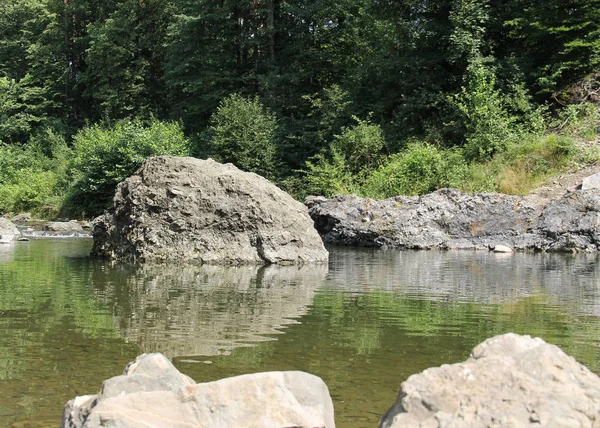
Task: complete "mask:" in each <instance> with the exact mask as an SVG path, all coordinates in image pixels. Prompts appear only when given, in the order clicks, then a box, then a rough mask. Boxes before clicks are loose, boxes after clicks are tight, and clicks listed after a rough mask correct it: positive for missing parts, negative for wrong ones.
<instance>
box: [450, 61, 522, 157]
mask: <svg viewBox="0 0 600 428" xmlns="http://www.w3.org/2000/svg"><path fill="white" fill-rule="evenodd" d="M467 71H468V77H467V86H466V87H462V88H461V91H460V93H459V94H457V95H455V96H453V97H452V98H451V103H453V104H454V105H455V106H456V108H457V110H458V113H459V121H460V125H459V126H461V127H462V129H463V132H464V136H465V156H466V157H467V158H468V159H471V160H485V159H489V158H490V157H491V156H493V155H494V154H495V153H497V152H501V151H503V150H505V149H506V147H507V145H509V144H510V143H512V142H514V141H516V140H517V139H518V138H519V137H520V134H521V129H519V125H518V124H517V118H516V117H515V116H514V115H512V114H511V112H510V111H509V108H508V105H507V102H506V97H505V96H503V94H502V93H501V91H500V90H499V89H498V88H497V87H496V77H495V74H494V71H493V69H491V68H490V67H489V66H487V65H486V64H485V63H484V62H483V61H482V60H475V61H474V62H472V63H471V64H470V65H469V67H468V68H467Z"/></svg>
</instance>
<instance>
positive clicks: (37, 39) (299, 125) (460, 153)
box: [0, 0, 600, 218]
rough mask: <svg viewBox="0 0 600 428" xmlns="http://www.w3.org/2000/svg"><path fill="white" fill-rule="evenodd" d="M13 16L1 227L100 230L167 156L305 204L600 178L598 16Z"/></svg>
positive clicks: (166, 1) (40, 1) (425, 12)
mask: <svg viewBox="0 0 600 428" xmlns="http://www.w3.org/2000/svg"><path fill="white" fill-rule="evenodd" d="M2 4H3V8H2V9H3V12H2V14H1V15H0V141H1V142H0V215H1V214H5V213H15V212H22V211H31V212H34V213H36V214H37V215H39V216H41V217H45V218H51V217H57V216H69V217H79V218H83V217H88V218H89V217H91V216H94V215H97V214H99V213H101V212H102V211H103V210H104V209H105V208H106V207H107V206H108V205H109V204H110V202H111V199H112V196H113V195H114V190H115V187H116V185H117V183H119V182H120V181H122V180H123V179H124V178H126V177H127V176H129V175H130V174H132V173H133V172H134V171H135V169H136V168H137V167H138V166H139V165H140V164H141V162H142V161H143V160H144V159H146V158H147V157H150V156H154V155H160V154H170V155H178V156H195V157H201V158H206V157H212V158H213V159H216V160H218V161H222V162H232V163H234V164H235V165H236V166H238V167H239V168H241V169H243V170H246V171H253V172H256V173H258V174H260V175H262V176H264V177H266V178H268V179H269V180H272V181H273V182H275V183H276V184H278V185H279V186H280V187H282V188H283V189H285V190H286V191H288V192H289V193H291V194H292V195H294V196H295V197H296V198H298V199H302V198H303V197H304V196H306V195H308V194H321V195H325V196H331V195H334V194H337V193H356V194H359V195H362V196H368V197H373V198H386V197H390V196H394V195H398V194H407V195H412V194H423V193H426V192H430V191H433V190H435V189H438V188H442V187H457V188H459V189H461V190H463V191H467V192H479V191H501V192H505V193H512V194H523V193H525V192H527V191H528V190H529V189H530V188H531V187H532V186H535V185H536V184H537V183H539V182H541V181H542V180H543V179H544V178H545V177H548V176H549V175H550V174H552V173H555V172H556V171H560V170H561V169H564V168H569V167H571V166H572V165H573V164H588V163H594V162H597V161H598V160H600V149H598V144H597V143H598V138H597V136H598V132H599V118H600V108H599V106H600V67H599V66H600V0H560V1H559V0H545V1H541V0H538V1H535V0H338V1H335V2H333V1H324V0H287V1H286V0H2Z"/></svg>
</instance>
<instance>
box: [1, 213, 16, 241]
mask: <svg viewBox="0 0 600 428" xmlns="http://www.w3.org/2000/svg"><path fill="white" fill-rule="evenodd" d="M19 235H21V232H19V229H18V228H17V226H16V225H15V224H14V223H12V222H11V221H10V220H7V219H5V218H4V217H0V244H8V243H9V242H11V241H13V240H15V238H16V237H18V236H19Z"/></svg>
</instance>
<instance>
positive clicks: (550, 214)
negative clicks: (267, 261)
mask: <svg viewBox="0 0 600 428" xmlns="http://www.w3.org/2000/svg"><path fill="white" fill-rule="evenodd" d="M305 204H306V205H307V207H308V208H309V213H310V215H311V217H312V218H313V220H314V221H315V227H316V228H317V230H318V231H319V233H320V234H321V235H322V236H323V240H324V241H325V242H328V243H332V244H337V245H352V246H364V247H391V248H400V249H434V248H438V249H481V250H493V249H495V248H502V247H506V248H510V249H514V250H530V251H561V252H563V251H588V252H592V251H593V252H595V251H597V250H598V249H599V248H600V216H599V213H600V190H598V189H593V188H590V189H588V190H582V189H579V190H575V191H573V192H570V193H567V194H566V195H564V196H563V197H562V198H559V199H558V200H556V201H553V202H551V203H549V204H548V205H546V206H540V205H537V204H534V203H532V202H529V201H528V200H527V199H525V198H522V197H519V196H509V195H503V194H499V193H479V194H473V195H469V194H465V193H462V192H460V191H458V190H456V189H441V190H438V191H436V192H433V193H430V194H428V195H423V196H397V197H394V198H389V199H385V200H382V201H375V200H372V199H365V198H359V197H357V196H354V195H350V196H335V197H333V198H331V199H325V198H322V197H316V198H315V197H311V198H307V200H306V201H305Z"/></svg>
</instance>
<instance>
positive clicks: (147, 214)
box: [92, 156, 328, 264]
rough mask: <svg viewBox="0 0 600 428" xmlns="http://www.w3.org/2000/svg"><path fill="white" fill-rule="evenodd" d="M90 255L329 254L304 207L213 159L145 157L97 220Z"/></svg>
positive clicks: (276, 258)
mask: <svg viewBox="0 0 600 428" xmlns="http://www.w3.org/2000/svg"><path fill="white" fill-rule="evenodd" d="M93 237H94V246H93V249H92V255H94V256H100V257H110V258H115V259H120V260H130V261H148V260H177V261H181V260H195V261H198V262H202V263H233V264H238V263H282V264H287V263H315V262H326V261H327V258H328V253H327V251H326V250H325V247H324V246H323V242H322V240H321V238H320V237H319V235H318V233H317V232H316V230H315V229H314V226H313V222H312V220H311V218H310V217H309V215H308V212H307V210H306V208H305V207H304V206H303V205H302V204H301V203H300V202H297V201H295V200H294V199H293V198H292V197H291V196H289V195H288V194H287V193H285V192H284V191H282V190H281V189H279V188H278V187H277V186H275V185H274V184H272V183H271V182H269V181H268V180H266V179H264V178H262V177H260V176H258V175H256V174H253V173H248V172H243V171H240V170H239V169H237V168H236V167H235V166H233V165H231V164H226V165H223V164H220V163H217V162H215V161H213V160H211V159H209V160H200V159H194V158H177V157H168V156H160V157H155V158H151V159H148V160H147V161H145V162H144V164H143V165H142V166H141V167H140V168H139V169H138V171H137V172H136V173H135V175H133V176H132V177H129V178H128V179H126V180H125V181H124V182H122V183H121V184H119V186H118V188H117V192H116V195H115V198H114V203H113V207H112V209H111V210H109V211H108V212H107V213H105V214H104V215H102V216H100V217H98V218H96V220H95V221H94V230H93Z"/></svg>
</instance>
